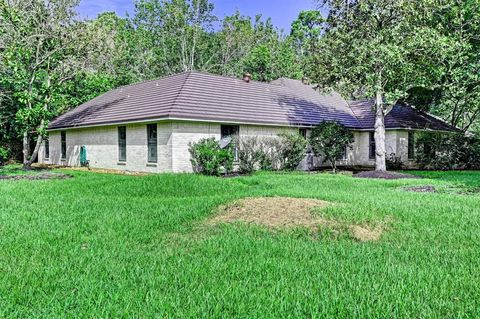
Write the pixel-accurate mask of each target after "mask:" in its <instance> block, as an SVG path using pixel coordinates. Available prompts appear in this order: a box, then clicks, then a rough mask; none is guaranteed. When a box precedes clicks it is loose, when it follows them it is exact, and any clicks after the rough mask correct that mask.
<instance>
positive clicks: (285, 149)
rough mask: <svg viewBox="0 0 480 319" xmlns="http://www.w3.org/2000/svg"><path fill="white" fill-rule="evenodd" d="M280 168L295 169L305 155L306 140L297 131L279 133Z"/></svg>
mask: <svg viewBox="0 0 480 319" xmlns="http://www.w3.org/2000/svg"><path fill="white" fill-rule="evenodd" d="M279 137H280V141H281V143H282V144H281V145H282V147H281V154H282V159H283V162H282V169H284V170H288V171H293V170H296V169H297V167H298V165H299V164H300V162H301V161H302V159H303V158H304V157H305V149H306V148H307V141H306V140H305V139H304V138H303V136H301V135H300V134H298V133H281V134H279Z"/></svg>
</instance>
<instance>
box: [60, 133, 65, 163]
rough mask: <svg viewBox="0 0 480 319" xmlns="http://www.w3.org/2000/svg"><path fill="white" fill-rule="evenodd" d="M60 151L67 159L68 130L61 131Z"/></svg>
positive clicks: (63, 157) (63, 158)
mask: <svg viewBox="0 0 480 319" xmlns="http://www.w3.org/2000/svg"><path fill="white" fill-rule="evenodd" d="M60 151H61V156H62V160H66V159H67V131H61V132H60Z"/></svg>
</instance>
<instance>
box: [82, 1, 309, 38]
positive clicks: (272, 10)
mask: <svg viewBox="0 0 480 319" xmlns="http://www.w3.org/2000/svg"><path fill="white" fill-rule="evenodd" d="M133 1H134V0H81V2H80V6H79V8H78V12H79V14H80V16H82V17H84V18H95V17H96V16H97V14H99V13H101V12H105V11H115V12H116V13H117V14H118V15H120V16H125V14H126V13H127V12H128V13H130V14H133ZM210 1H211V2H213V3H214V5H215V11H214V12H215V15H216V16H218V17H219V18H223V17H224V16H225V15H230V14H232V13H234V12H235V11H236V10H237V9H238V10H239V11H240V12H241V13H242V14H244V15H248V16H251V17H254V16H255V15H256V14H259V13H261V14H262V16H263V17H264V18H267V17H270V18H272V22H273V24H274V25H275V26H277V27H279V28H280V29H283V30H284V31H285V32H289V31H290V25H291V23H292V21H293V20H295V18H296V17H297V16H298V13H299V12H300V11H302V10H311V9H315V8H316V5H315V2H314V0H210Z"/></svg>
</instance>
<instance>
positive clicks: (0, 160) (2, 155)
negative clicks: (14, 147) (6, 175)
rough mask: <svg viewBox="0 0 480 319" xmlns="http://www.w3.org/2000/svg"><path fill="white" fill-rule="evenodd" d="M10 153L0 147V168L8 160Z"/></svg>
mask: <svg viewBox="0 0 480 319" xmlns="http://www.w3.org/2000/svg"><path fill="white" fill-rule="evenodd" d="M9 156H10V152H9V150H8V149H7V148H5V147H2V146H0V166H3V165H4V164H5V162H6V161H7V160H8V159H9Z"/></svg>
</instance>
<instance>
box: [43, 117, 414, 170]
mask: <svg viewBox="0 0 480 319" xmlns="http://www.w3.org/2000/svg"><path fill="white" fill-rule="evenodd" d="M225 124H226V125H228V123H225ZM146 126H147V123H145V124H131V125H126V127H127V161H126V162H124V163H123V162H119V161H118V126H103V127H94V128H83V129H69V130H66V141H67V158H66V160H62V159H61V133H60V131H54V132H50V134H49V144H50V156H49V158H48V159H47V158H45V149H44V145H45V144H43V145H42V146H41V148H40V151H39V162H40V163H46V164H56V165H65V166H79V165H80V163H79V154H80V147H81V146H83V145H85V146H86V147H87V159H88V160H89V161H90V166H91V167H94V168H107V169H119V170H129V171H142V172H157V173H158V172H192V165H191V163H190V153H189V151H188V148H189V144H190V143H192V142H197V141H199V140H200V139H202V138H210V137H213V138H215V139H220V134H221V124H217V123H198V122H186V121H184V122H182V121H174V122H159V123H157V127H158V149H157V151H158V162H157V163H156V164H151V163H148V162H147V128H146ZM239 127H240V130H239V134H240V136H276V135H278V134H279V133H281V132H285V131H289V132H297V131H298V129H297V128H288V127H274V126H259V125H239ZM308 135H310V130H308V131H307V136H308ZM354 139H355V141H354V144H353V147H352V148H351V149H347V158H346V159H345V160H341V161H339V162H338V165H340V166H341V165H344V166H367V167H373V166H374V165H375V160H374V159H370V158H369V132H364V131H362V132H360V131H357V132H354ZM386 144H387V145H386V146H387V156H388V155H390V154H392V153H395V154H396V156H400V157H401V159H402V161H403V162H404V163H405V164H407V166H414V162H413V161H409V160H408V131H405V130H391V131H387V132H386ZM309 160H310V161H311V162H308V161H309ZM312 166H313V167H322V166H328V163H323V161H322V158H315V157H313V156H311V155H310V157H308V156H307V157H306V159H305V160H304V161H303V162H302V163H301V165H300V168H304V169H306V168H307V167H312Z"/></svg>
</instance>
